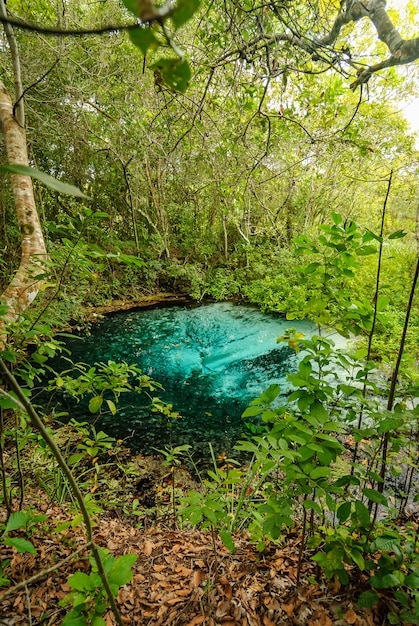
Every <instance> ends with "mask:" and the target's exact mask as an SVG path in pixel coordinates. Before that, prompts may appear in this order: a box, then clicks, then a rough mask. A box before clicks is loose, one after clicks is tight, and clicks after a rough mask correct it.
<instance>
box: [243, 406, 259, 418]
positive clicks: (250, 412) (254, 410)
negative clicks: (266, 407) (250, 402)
mask: <svg viewBox="0 0 419 626" xmlns="http://www.w3.org/2000/svg"><path fill="white" fill-rule="evenodd" d="M262 412H263V407H261V406H248V407H247V409H245V410H244V411H243V413H242V417H254V416H255V415H260V413H262Z"/></svg>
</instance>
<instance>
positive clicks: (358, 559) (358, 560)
mask: <svg viewBox="0 0 419 626" xmlns="http://www.w3.org/2000/svg"><path fill="white" fill-rule="evenodd" d="M349 554H350V555H351V558H352V560H353V562H354V563H355V564H356V565H358V567H359V569H360V570H361V572H362V571H363V570H364V569H365V561H364V557H363V556H362V554H361V552H359V550H351V551H350V553H349Z"/></svg>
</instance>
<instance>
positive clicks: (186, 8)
mask: <svg viewBox="0 0 419 626" xmlns="http://www.w3.org/2000/svg"><path fill="white" fill-rule="evenodd" d="M200 4H201V2H200V0H178V3H177V7H176V9H175V11H174V13H173V15H172V21H173V24H174V25H175V28H176V29H178V28H180V27H181V26H183V24H185V22H187V21H188V20H190V19H191V17H192V16H193V14H194V13H195V12H196V10H197V9H198V7H199V5H200Z"/></svg>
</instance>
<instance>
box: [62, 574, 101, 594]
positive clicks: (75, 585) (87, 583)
mask: <svg viewBox="0 0 419 626" xmlns="http://www.w3.org/2000/svg"><path fill="white" fill-rule="evenodd" d="M67 582H68V585H69V587H71V589H76V590H77V591H93V590H94V589H96V585H95V581H94V580H92V577H91V576H90V575H89V574H85V573H84V572H76V573H75V574H73V575H72V576H70V578H69V579H68V581H67Z"/></svg>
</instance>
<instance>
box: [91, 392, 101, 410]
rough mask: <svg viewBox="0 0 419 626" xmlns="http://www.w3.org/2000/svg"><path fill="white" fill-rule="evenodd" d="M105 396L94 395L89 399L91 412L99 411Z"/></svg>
mask: <svg viewBox="0 0 419 626" xmlns="http://www.w3.org/2000/svg"><path fill="white" fill-rule="evenodd" d="M102 403H103V398H102V396H93V398H90V400H89V411H90V413H97V412H98V411H99V410H100V407H101V406H102Z"/></svg>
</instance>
